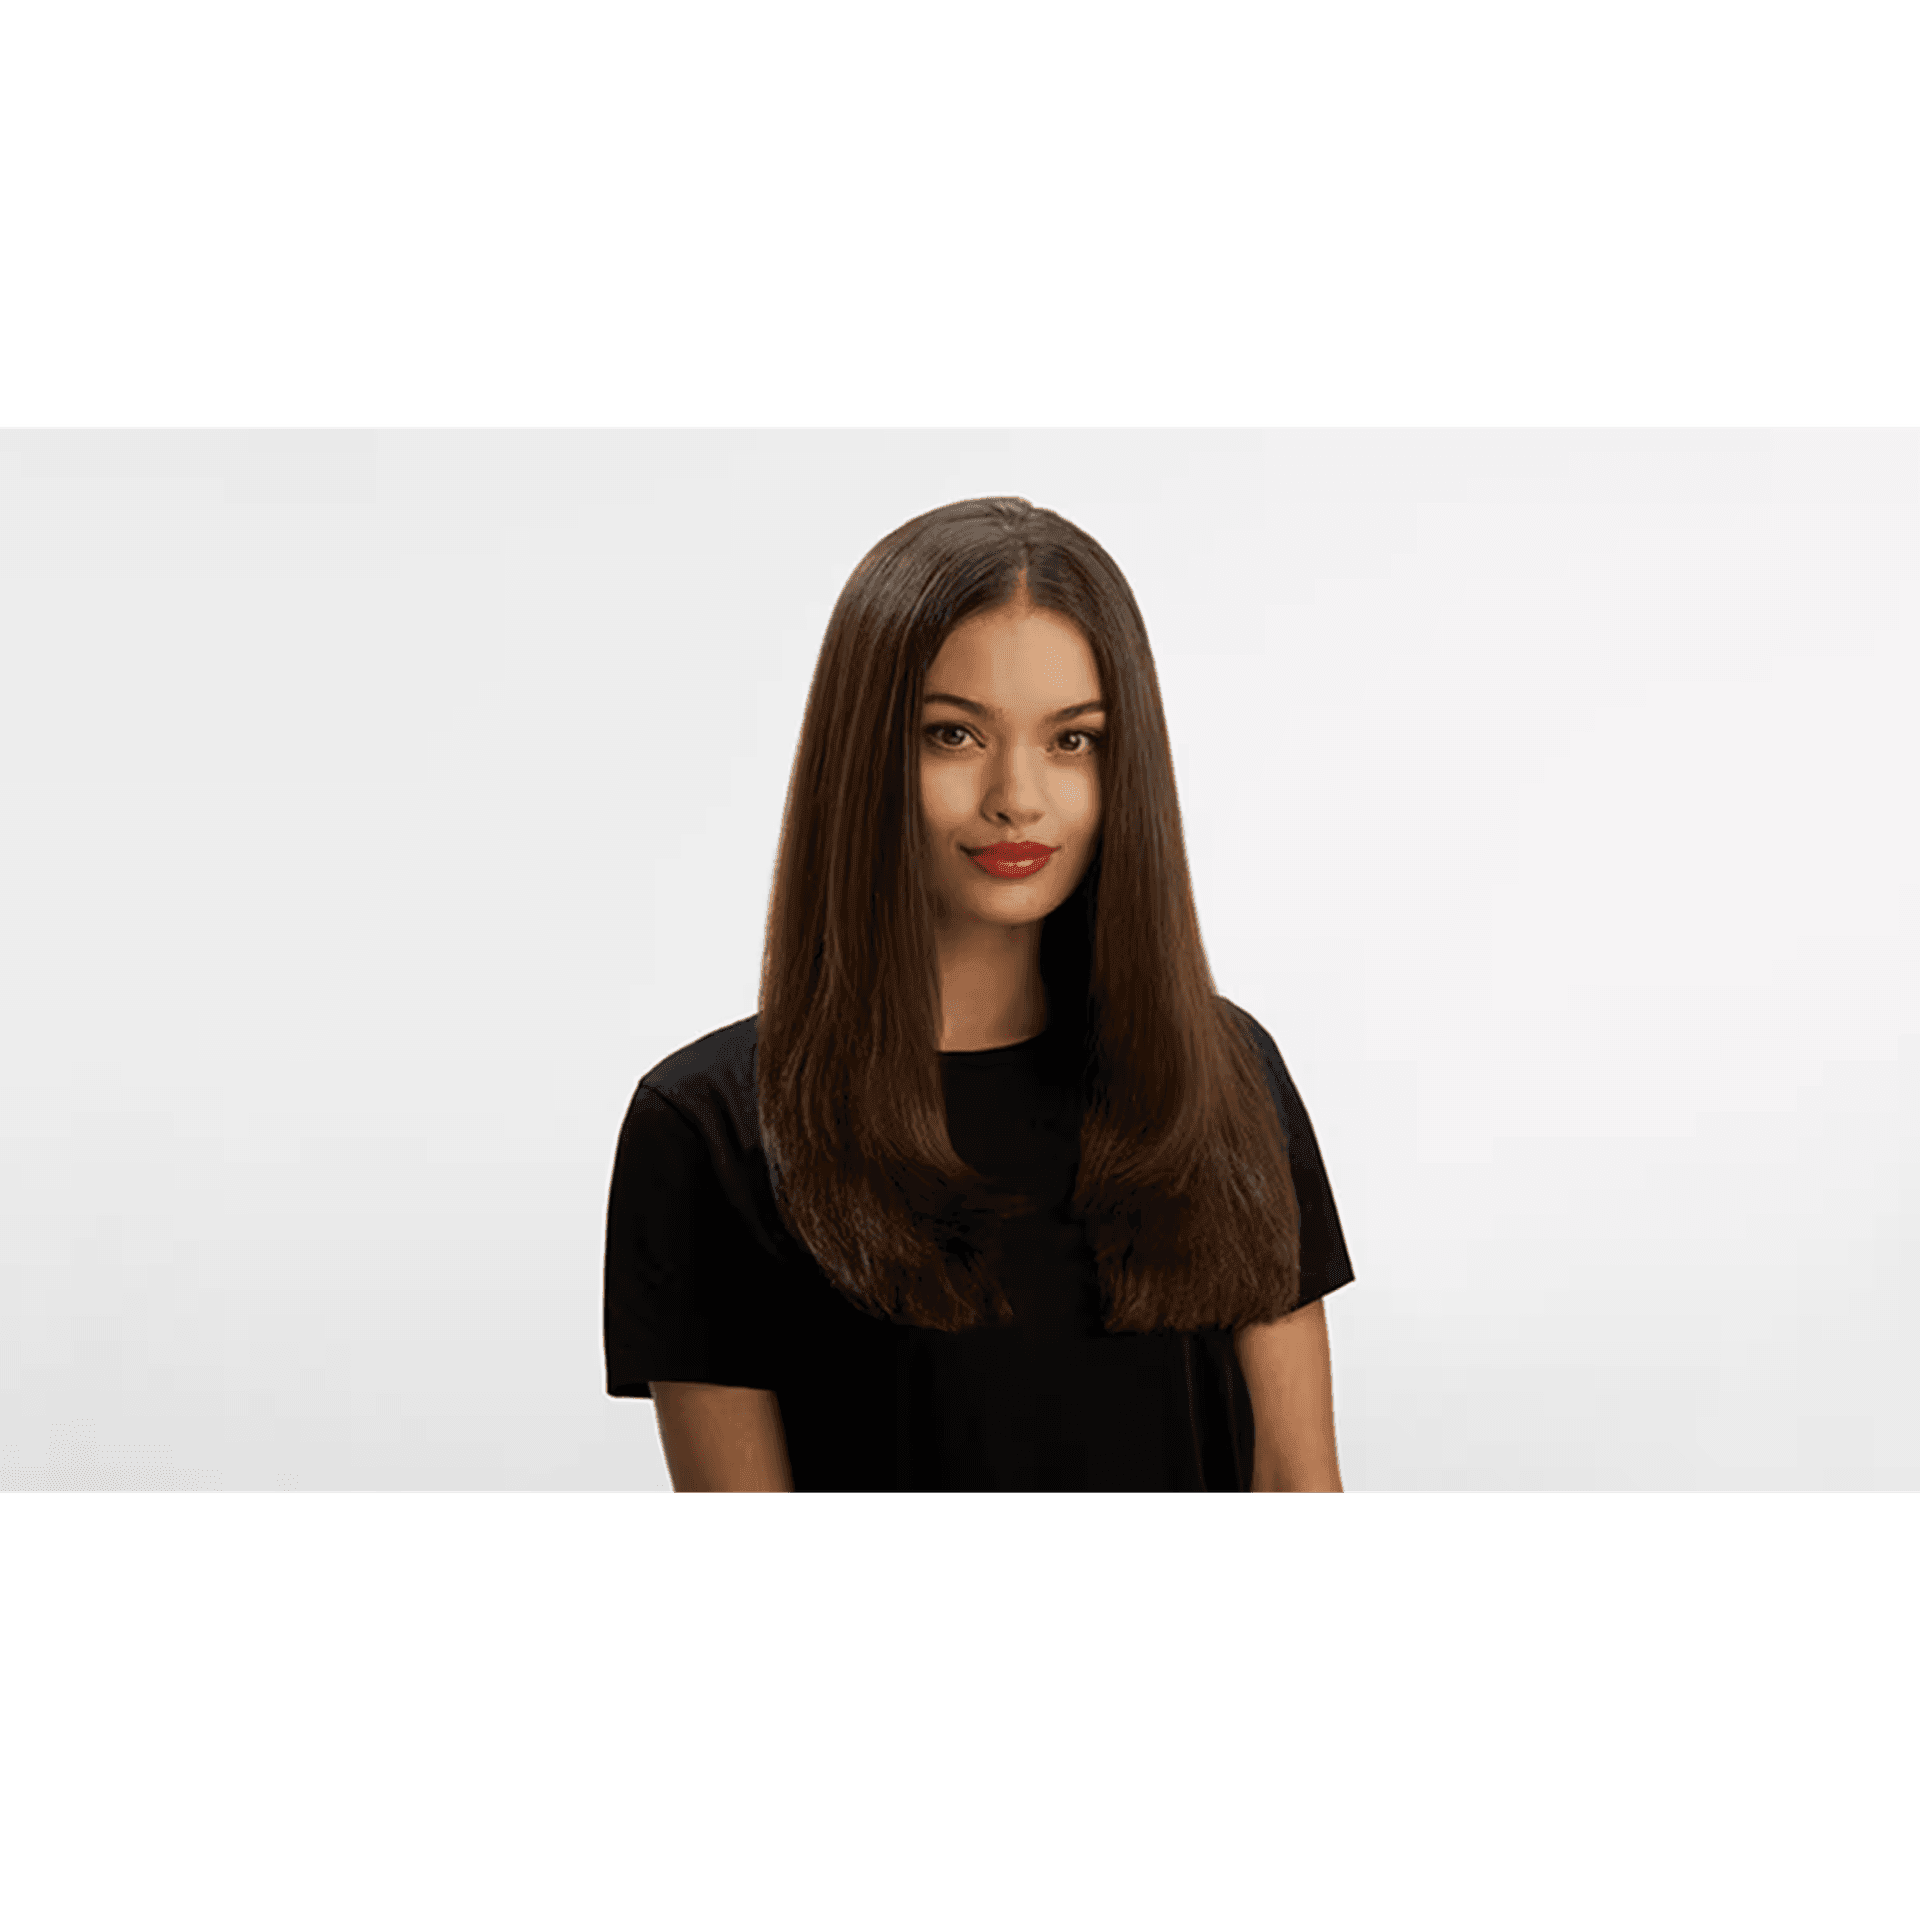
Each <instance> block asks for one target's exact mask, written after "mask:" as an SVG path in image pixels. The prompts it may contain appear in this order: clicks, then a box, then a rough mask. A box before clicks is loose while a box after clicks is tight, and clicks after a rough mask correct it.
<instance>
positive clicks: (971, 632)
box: [927, 607, 1102, 706]
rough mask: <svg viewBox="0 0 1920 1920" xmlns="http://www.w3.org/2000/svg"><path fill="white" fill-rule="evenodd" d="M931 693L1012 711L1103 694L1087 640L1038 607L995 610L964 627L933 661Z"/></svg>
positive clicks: (1061, 616)
mask: <svg viewBox="0 0 1920 1920" xmlns="http://www.w3.org/2000/svg"><path fill="white" fill-rule="evenodd" d="M927 687H928V689H929V691H932V690H935V689H939V690H942V691H945V692H948V693H964V694H967V695H969V696H971V697H973V698H975V699H979V700H985V701H988V702H991V703H993V704H996V705H998V704H1009V705H1013V706H1031V705H1049V706H1052V705H1058V704H1060V703H1061V702H1063V701H1067V700H1094V699H1098V698H1099V697H1100V694H1101V691H1102V689H1101V686H1100V670H1099V665H1098V663H1097V662H1096V661H1095V659H1094V657H1093V648H1092V647H1091V646H1089V645H1088V643H1087V637H1086V635H1085V634H1084V633H1082V632H1081V631H1080V629H1079V627H1078V626H1076V625H1075V624H1074V622H1073V621H1071V620H1069V619H1068V618H1067V617H1066V615H1065V614H1060V613H1051V612H1048V611H1046V610H1045V609H1043V608H1039V607H995V608H993V609H991V610H989V611H988V612H985V613H977V614H974V615H973V616H972V617H971V618H969V619H966V620H963V621H961V623H960V624H959V625H958V626H957V627H955V628H954V629H953V631H952V632H951V633H950V634H948V635H947V637H946V639H945V640H944V641H943V642H942V643H941V646H940V650H939V652H938V653H936V654H935V655H934V657H933V664H932V666H931V667H930V668H929V669H928V672H927Z"/></svg>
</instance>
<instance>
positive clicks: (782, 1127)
mask: <svg viewBox="0 0 1920 1920" xmlns="http://www.w3.org/2000/svg"><path fill="white" fill-rule="evenodd" d="M1023 599H1024V600H1025V601H1026V602H1027V603H1029V604H1031V605H1032V606H1034V607H1036V608H1041V609H1045V610H1047V611H1050V612H1053V613H1056V614H1060V615H1063V616H1065V617H1066V618H1067V619H1069V620H1071V621H1072V622H1073V623H1074V625H1075V626H1077V627H1078V628H1079V630H1080V632H1081V633H1082V634H1084V635H1085V637H1086V640H1087V643H1088V645H1089V647H1090V648H1091V649H1092V652H1093V656H1094V659H1095V661H1096V662H1097V663H1098V666H1099V670H1100V683H1101V691H1102V693H1103V694H1104V696H1105V699H1106V705H1107V716H1106V719H1107V727H1106V739H1105V741H1104V743H1103V745H1102V747H1101V750H1100V752H1101V759H1100V776H1099V777H1100V794H1101V823H1100V832H1099V841H1098V844H1097V846H1096V849H1095V852H1094V856H1093V858H1092V860H1091V861H1090V862H1089V864H1088V868H1087V871H1086V872H1085V873H1084V874H1083V875H1082V877H1081V880H1080V883H1079V885H1078V886H1077V887H1076V888H1075V889H1074V891H1073V893H1072V894H1071V895H1069V896H1068V898H1067V899H1066V900H1065V901H1064V902H1062V904H1061V905H1060V906H1059V907H1058V908H1056V909H1055V910H1054V912H1053V913H1052V914H1050V915H1049V916H1048V918H1047V920H1046V921H1045V923H1044V924H1043V926H1042V928H1041V939H1040V967H1041V974H1042V979H1043V981H1044V983H1045V988H1046V995H1047V1004H1048V1008H1049V1014H1050V1021H1049V1029H1048V1043H1049V1044H1050V1045H1057V1046H1060V1047H1062V1048H1065V1049H1067V1050H1068V1052H1067V1056H1066V1057H1067V1058H1068V1059H1069V1060H1070V1061H1071V1062H1073V1063H1074V1064H1075V1065H1076V1066H1077V1070H1078V1075H1079V1091H1080V1095H1081V1098H1082V1102H1083V1104H1082V1108H1081V1113H1082V1119H1081V1128H1080V1157H1079V1166H1078V1171H1077V1174H1076V1177H1075V1182H1074V1188H1073V1195H1072V1199H1071V1201H1070V1203H1069V1210H1070V1213H1071V1216H1072V1217H1073V1218H1074V1219H1075V1220H1077V1221H1079V1222H1081V1223H1082V1224H1083V1225H1084V1227H1085V1230H1086V1233H1087V1238H1088V1244H1089V1245H1090V1247H1091V1249H1092V1251H1093V1256H1094V1261H1095V1264H1096V1267H1097V1269H1098V1273H1099V1280H1100V1295H1101V1316H1102V1321H1103V1324H1104V1325H1105V1327H1106V1329H1107V1331H1108V1332H1111V1333H1146V1332H1153V1331H1157V1330H1171V1329H1184V1330H1199V1329H1202V1328H1207V1327H1231V1328H1234V1329H1235V1330H1238V1329H1239V1328H1241V1327H1244V1326H1247V1325H1250V1324H1253V1323H1255V1322H1258V1321H1265V1320H1271V1319H1274V1318H1276V1317H1277V1316H1279V1315H1280V1314H1283V1313H1286V1312H1289V1311H1291V1309H1292V1307H1293V1305H1294V1302H1295V1300H1296V1299H1297V1297H1298V1294H1299V1288H1300V1248H1299V1207H1298V1203H1297V1201H1296V1198H1295V1195H1294V1189H1293V1180H1292V1176H1291V1173H1290V1171H1289V1168H1288V1161H1287V1146H1286V1139H1285V1135H1284V1133H1283V1131H1282V1127H1281V1122H1280V1117H1279V1114H1278V1112H1277V1110H1276V1108H1275V1103H1274V1096H1273V1093H1272V1091H1271V1088H1270V1086H1269V1083H1268V1081H1267V1078H1266V1075H1265V1071H1264V1069H1263V1067H1262V1065H1261V1061H1260V1057H1259V1053H1258V1052H1257V1050H1256V1043H1255V1040H1254V1037H1253V1034H1252V1032H1251V1029H1250V1028H1249V1027H1248V1026H1246V1025H1245V1024H1244V1023H1243V1022H1242V1021H1241V1020H1240V1019H1238V1018H1237V1017H1236V1015H1235V1012H1234V1010H1233V1009H1232V1008H1231V1007H1230V1006H1229V1005H1228V1003H1227V1002H1226V1001H1225V1000H1223V999H1222V998H1221V997H1220V996H1219V995H1218V994H1217V993H1216V992H1215V990H1214V985H1213V976H1212V972H1211V970H1210V968H1209V967H1208V964H1207V958H1206V952H1205V949H1204V947H1203V945H1202V943H1201V938H1200V924H1199V918H1198V915H1197V914H1196V913H1195V911H1194V904H1193V886H1192V880H1191V876H1190V875H1189V873H1188V870H1187V857H1186V846H1185V840H1184V837H1183V835H1182V832H1181V825H1180V806H1179V800H1178V797H1177V794H1176V792H1175V786H1174V777H1173V754H1172V749H1171V747H1170V745H1169V743H1168V738H1167V724H1166V714H1165V711H1164V709H1163V708H1162V706H1161V701H1160V686H1159V681H1158V679H1157V677H1156V675H1155V673H1154V666H1153V654H1152V651H1151V649H1150V648H1149V646H1148V643H1147V630H1146V623H1145V621H1144V620H1143V619H1142V618H1141V615H1140V609H1139V607H1138V606H1137V605H1136V603H1135V601H1134V597H1133V592H1132V590H1131V588H1129V586H1128V585H1127V582H1126V580H1125V578H1124V577H1123V576H1122V574H1121V572H1120V569H1119V568H1118V567H1117V566H1116V565H1115V564H1114V562H1113V561H1112V559H1111V558H1110V557H1109V556H1108V554H1107V552H1106V551H1105V549H1104V548H1102V547H1101V546H1100V545H1099V544H1098V543H1097V542H1096V541H1094V540H1093V539H1091V538H1090V537H1089V536H1088V535H1086V534H1085V533H1083V532H1081V530H1080V529H1079V528H1078V527H1076V526H1074V525H1073V524H1072V523H1071V522H1070V521H1068V520H1065V519H1063V518H1062V517H1061V516H1060V515H1059V514H1057V513H1052V512H1049V511H1048V510H1047V509H1045V508H1043V507H1035V506H1033V505H1032V504H1031V503H1030V502H1028V501H1026V500H1021V499H1017V498H992V499H982V500H962V501H957V502H955V503H954V504H952V505H950V506H944V507H938V508H936V509H934V510H933V511H932V512H930V513H924V514H921V515H920V516H919V517H918V518H917V519H913V520H909V521H908V522H907V523H906V524H905V525H904V526H901V527H898V528H896V529H895V530H894V531H893V532H892V533H890V534H888V535H887V536H886V538H885V539H883V540H881V541H880V542H879V544H878V545H876V546H875V547H874V548H873V549H872V551H871V552H869V553H868V554H867V555H866V557H865V558H864V559H863V560H861V562H860V564H859V565H858V566H857V567H855V568H854V570H853V573H852V575H851V576H850V577H849V579H848V581H847V584H846V586H845V587H844V588H843V589H842V591H841V594H840V597H839V599H838V600H837V601H836V602H835V605H834V608H833V612H832V615H831V616H830V618H829V619H828V621H827V630H826V636H825V639H824V640H823V641H822V643H821V647H820V655H819V659H818V661H817V663H816V665H815V667H814V673H813V680H812V683H811V686H810V688H809V690H808V694H807V704H806V712H805V716H804V718H803V720H802V723H801V728H800V739H799V744H798V746H797V748H796V750H795V754H794V761H793V770H792V775H791V778H790V780H789V784H788V788H787V798H786V807H785V812H784V815H783V817H782V821H781V828H780V841H779V851H778V854H777V856H776V859H775V864H774V874H773V885H772V891H771V896H770V899H769V904H768V911H767V929H766V945H765V948H764V951H763V955H762V961H761V974H760V1009H759V1025H758V1047H757V1059H756V1065H755V1079H756V1091H757V1094H758V1099H759V1118H760V1133H761V1139H762V1144H763V1146H764V1148H765V1151H766V1154H767V1159H768V1164H769V1169H770V1171H771V1174H772V1181H773V1187H774V1193H775V1198H776V1201H777V1203H778V1206H779V1210H780V1213H781V1216H782V1219H783V1220H784V1221H785V1223H786V1225H787V1227H788V1229H789V1230H790V1231H791V1232H792V1233H793V1234H794V1236H795V1237H796V1239H798V1240H799V1242H800V1243H801V1244H802V1245H803V1246H804V1247H805V1248H806V1249H807V1250H808V1252H810V1253H811V1254H812V1255H813V1257H814V1259H815V1260H816V1261H817V1262H818V1263H819V1265H820V1267H821V1268H822V1269H823V1270H824V1271H825V1273H826V1274H827V1275H828V1277H829V1278H830V1279H831V1281H832V1282H833V1284H834V1285H835V1286H836V1287H838V1288H839V1289H840V1291H841V1292H842V1293H844V1294H845V1295H846V1296H847V1297H848V1298H849V1299H850V1300H851V1301H852V1302H853V1303H854V1304H855V1305H856V1306H858V1307H860V1308H861V1309H862V1310H864V1311H866V1312H868V1313H870V1314H873V1315H875V1316H876V1317H879V1318H883V1319H888V1320H892V1321H895V1322H901V1323H905V1324H909V1325H914V1326H922V1327H932V1328H938V1329H940V1330H942V1331H945V1332H958V1331H960V1330H962V1329H964V1328H968V1327H976V1326H979V1325H981V1324H983V1323H984V1322H986V1321H988V1320H993V1321H998V1322H1000V1323H1003V1324H1004V1323H1005V1322H1007V1321H1009V1320H1010V1319H1011V1317H1012V1309H1011V1307H1010V1305H1009V1304H1008V1301H1007V1298H1006V1294H1005V1291H1004V1288H1003V1287H1002V1285H1001V1280H1000V1273H1001V1269H1000V1265H999V1260H998V1255H997V1251H996V1245H995V1235H994V1233H993V1230H992V1229H993V1226H994V1224H995V1223H996V1222H999V1221H1004V1220H1007V1219H1011V1218H1014V1217H1016V1216H1018V1215H1021V1214H1025V1213H1030V1212H1032V1211H1034V1209H1035V1205H1036V1203H1035V1202H1033V1201H1031V1200H1029V1199H1027V1198H1026V1197H1025V1196H1023V1195H1021V1194H1019V1193H1016V1192H1011V1191H1007V1190H1005V1189H1003V1188H1002V1187H1000V1186H999V1185H997V1184H996V1183H995V1182H994V1181H991V1180H989V1179H987V1178H985V1177H984V1176H983V1175H981V1174H980V1173H978V1172H977V1171H976V1170H975V1169H974V1168H972V1167H970V1166H968V1165H967V1164H966V1163H965V1162H964V1161H963V1160H962V1159H961V1158H960V1157H959V1155H958V1154H957V1153H956V1151H955V1149H954V1146H953V1142H952V1139H951V1137H950V1135H949V1133H948V1130H947V1121H946V1107H945V1098H944V1093H943V1089H942V1080H941V1067H940V1038H941V1032H942V1016H941V995H940V977H939V962H938V955H937V950H936V944H935V937H934V929H935V920H936V898H935V889H934V884H933V880H932V869H931V862H932V852H931V848H930V846H929V844H928V841H929V836H928V833H927V829H926V824H925V816H924V813H923V811H922V806H921V795H920V777H921V776H920V753H919V744H920V729H919V722H920V713H921V705H922V701H923V698H924V695H925V691H926V681H927V673H928V670H929V668H930V667H931V665H932V663H933V659H934V656H935V655H936V654H937V653H938V652H939V650H940V648H941V645H942V644H943V643H944V641H945V640H946V638H947V636H948V635H949V634H950V633H951V632H952V631H953V629H954V628H955V627H957V626H958V625H959V624H960V623H961V622H962V621H963V620H966V619H968V618H970V617H971V616H972V615H974V614H977V613H982V612H987V611H990V610H995V609H998V608H1001V607H1005V606H1008V605H1012V604H1017V603H1018V602H1020V601H1022V600H1023Z"/></svg>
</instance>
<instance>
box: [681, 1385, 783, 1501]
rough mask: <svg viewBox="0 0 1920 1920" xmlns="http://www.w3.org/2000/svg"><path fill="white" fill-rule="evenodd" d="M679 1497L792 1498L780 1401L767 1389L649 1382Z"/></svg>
mask: <svg viewBox="0 0 1920 1920" xmlns="http://www.w3.org/2000/svg"><path fill="white" fill-rule="evenodd" d="M647 1388H648V1391H649V1392H650V1393H652V1395H653V1415H654V1418H655V1420H657V1421H658V1422H659V1425H660V1448H661V1451H662V1452H663V1453H664V1454H665V1455H666V1456H667V1472H668V1473H669V1474H670V1475H671V1476H672V1478H673V1490H674V1492H675V1493H791V1492H792V1491H793V1468H792V1467H791V1466H790V1465H789V1464H788V1461H787V1436H786V1430H785V1429H784V1428H783V1427H782V1426H781V1424H780V1401H779V1398H778V1396H777V1395H775V1394H774V1393H772V1392H771V1391H770V1390H768V1389H767V1388H765V1387H715V1386H709V1385H707V1384H706V1383H705V1382H704V1381H698V1380H649V1381H648V1382H647Z"/></svg>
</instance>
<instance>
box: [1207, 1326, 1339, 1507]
mask: <svg viewBox="0 0 1920 1920" xmlns="http://www.w3.org/2000/svg"><path fill="white" fill-rule="evenodd" d="M1233 1350H1234V1353H1235V1354H1236V1355H1237V1356H1238V1358H1239V1361H1240V1372H1241V1374H1242V1376H1243V1377H1244V1378H1245V1380H1246V1383H1247V1395H1248V1398H1249V1399H1251V1400H1252V1402H1253V1489H1252V1490H1253V1491H1254V1492H1255V1493H1339V1492H1341V1491H1342V1488H1341V1485H1340V1460H1339V1456H1338V1455H1337V1453H1336V1452H1335V1450H1334V1443H1333V1355H1332V1353H1331V1351H1330V1350H1329V1348H1328V1346H1327V1307H1326V1302H1325V1301H1324V1300H1315V1301H1314V1302H1313V1303H1312V1304H1311V1305H1309V1306H1304V1307H1301V1308H1300V1309H1299V1310H1298V1311H1297V1312H1294V1313H1289V1314H1287V1315H1285V1316H1283V1317H1282V1318H1281V1319H1278V1320H1268V1321H1265V1322H1263V1323H1262V1324H1261V1325H1259V1326H1253V1327H1243V1328H1242V1329H1241V1330H1240V1331H1239V1332H1238V1333H1236V1334H1235V1335H1234V1336H1233Z"/></svg>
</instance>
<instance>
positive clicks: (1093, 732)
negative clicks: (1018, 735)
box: [921, 720, 1106, 760]
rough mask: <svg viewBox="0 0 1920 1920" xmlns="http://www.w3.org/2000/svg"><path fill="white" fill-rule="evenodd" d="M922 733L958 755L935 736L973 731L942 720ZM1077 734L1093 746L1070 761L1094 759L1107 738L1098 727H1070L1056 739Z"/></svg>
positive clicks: (942, 748) (943, 751)
mask: <svg viewBox="0 0 1920 1920" xmlns="http://www.w3.org/2000/svg"><path fill="white" fill-rule="evenodd" d="M921 732H922V734H923V736H924V737H925V738H926V739H928V740H930V741H932V742H933V745H934V747H935V748H936V749H937V750H938V751H939V752H941V753H958V752H959V751H960V748H958V747H950V746H947V745H946V744H945V743H944V742H942V741H939V740H935V739H934V735H935V734H937V733H965V734H971V733H972V732H973V729H972V728H971V727H966V726H962V725H961V724H960V722H959V721H958V720H941V721H937V722H936V723H935V724H934V725H933V726H930V727H923V728H922V729H921ZM1076 734H1077V735H1078V736H1079V737H1080V738H1081V739H1082V740H1086V741H1089V742H1091V744H1090V745H1089V746H1088V747H1087V749H1086V751H1085V752H1084V753H1072V754H1069V755H1068V756H1067V758H1068V759H1070V760H1090V759H1092V758H1093V756H1094V755H1095V754H1096V753H1098V752H1099V751H1100V746H1101V743H1102V741H1103V740H1104V739H1105V738H1106V736H1105V734H1104V733H1103V732H1102V731H1101V730H1100V729H1099V728H1098V727H1068V728H1066V729H1065V730H1064V731H1062V732H1060V733H1058V734H1056V735H1055V736H1054V738H1055V739H1056V740H1066V739H1069V738H1071V737H1072V736H1074V735H1076Z"/></svg>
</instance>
